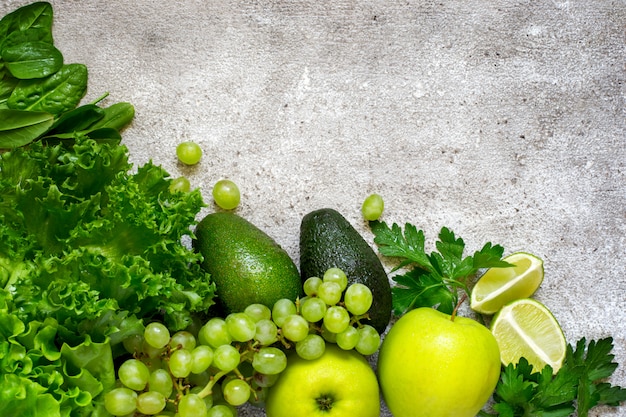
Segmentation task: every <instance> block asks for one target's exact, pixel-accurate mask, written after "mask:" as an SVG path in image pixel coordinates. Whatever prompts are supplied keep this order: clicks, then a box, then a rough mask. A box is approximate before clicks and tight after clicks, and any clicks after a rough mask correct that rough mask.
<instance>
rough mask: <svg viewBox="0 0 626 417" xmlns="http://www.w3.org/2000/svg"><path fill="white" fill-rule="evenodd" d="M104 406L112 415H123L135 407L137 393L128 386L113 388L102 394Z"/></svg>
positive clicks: (132, 410)
mask: <svg viewBox="0 0 626 417" xmlns="http://www.w3.org/2000/svg"><path fill="white" fill-rule="evenodd" d="M104 408H106V410H107V411H108V412H109V413H110V414H112V415H114V416H125V415H128V414H130V413H133V412H134V411H135V409H136V408H137V393H136V392H135V391H133V390H131V389H129V388H114V389H112V390H111V391H109V392H107V393H106V394H104Z"/></svg>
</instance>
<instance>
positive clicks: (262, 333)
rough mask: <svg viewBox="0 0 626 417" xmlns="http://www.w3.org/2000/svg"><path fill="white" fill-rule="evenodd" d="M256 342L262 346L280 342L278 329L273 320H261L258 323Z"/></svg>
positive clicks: (255, 335)
mask: <svg viewBox="0 0 626 417" xmlns="http://www.w3.org/2000/svg"><path fill="white" fill-rule="evenodd" d="M254 340H256V341H257V342H259V343H260V344H261V345H262V346H267V345H271V344H272V343H274V342H276V341H277V340H278V327H277V326H276V323H274V322H273V321H272V320H268V319H261V320H259V321H257V322H256V333H255V334H254Z"/></svg>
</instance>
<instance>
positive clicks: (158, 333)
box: [143, 322, 170, 349]
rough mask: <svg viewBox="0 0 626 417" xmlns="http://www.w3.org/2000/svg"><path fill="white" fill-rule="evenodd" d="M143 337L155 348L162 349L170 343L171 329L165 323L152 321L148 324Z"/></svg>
mask: <svg viewBox="0 0 626 417" xmlns="http://www.w3.org/2000/svg"><path fill="white" fill-rule="evenodd" d="M143 338H144V340H145V341H146V343H148V344H149V345H150V346H152V347H153V348H156V349H161V348H164V347H165V346H167V344H168V343H169V341H170V331H169V330H167V327H165V325H164V324H162V323H158V322H152V323H149V324H148V325H147V326H146V328H145V330H144V332H143Z"/></svg>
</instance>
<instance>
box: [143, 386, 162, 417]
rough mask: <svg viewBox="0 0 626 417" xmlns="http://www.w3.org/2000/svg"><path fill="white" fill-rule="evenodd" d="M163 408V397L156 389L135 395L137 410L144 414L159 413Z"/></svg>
mask: <svg viewBox="0 0 626 417" xmlns="http://www.w3.org/2000/svg"><path fill="white" fill-rule="evenodd" d="M164 408H165V397H164V396H163V394H161V393H160V392H158V391H146V392H142V393H141V394H139V395H138V396H137V410H138V411H139V412H140V413H142V414H146V415H149V416H150V415H153V414H157V413H160V412H161V411H163V409H164Z"/></svg>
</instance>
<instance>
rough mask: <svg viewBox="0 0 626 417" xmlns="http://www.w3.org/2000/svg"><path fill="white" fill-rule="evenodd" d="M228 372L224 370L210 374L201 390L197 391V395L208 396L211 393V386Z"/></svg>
mask: <svg viewBox="0 0 626 417" xmlns="http://www.w3.org/2000/svg"><path fill="white" fill-rule="evenodd" d="M227 373H228V372H224V371H219V372H218V373H216V374H215V375H212V376H211V380H210V381H209V382H208V383H207V384H206V386H205V387H204V388H202V391H200V392H199V393H198V396H199V397H200V398H204V397H206V396H209V395H211V394H212V393H213V387H214V386H215V384H216V383H217V381H219V380H220V378H221V377H223V376H224V375H226V374H227Z"/></svg>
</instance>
